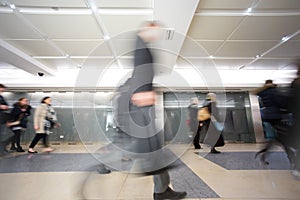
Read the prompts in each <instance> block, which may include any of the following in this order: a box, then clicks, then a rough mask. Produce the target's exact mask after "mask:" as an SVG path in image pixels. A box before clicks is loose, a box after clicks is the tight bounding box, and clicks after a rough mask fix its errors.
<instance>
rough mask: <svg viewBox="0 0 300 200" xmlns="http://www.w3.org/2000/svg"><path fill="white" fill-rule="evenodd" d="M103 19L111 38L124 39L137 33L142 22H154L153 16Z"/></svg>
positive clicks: (107, 17)
mask: <svg viewBox="0 0 300 200" xmlns="http://www.w3.org/2000/svg"><path fill="white" fill-rule="evenodd" d="M101 18H102V21H103V23H104V24H105V28H106V30H107V31H108V33H109V35H110V37H120V36H123V37H124V36H126V35H128V34H129V35H132V33H133V32H135V31H137V30H138V28H139V27H140V26H141V23H142V22H144V21H147V20H152V15H131V16H128V15H123V16H122V15H119V16H113V15H110V16H104V15H103V16H101ZM116 24H117V26H116Z"/></svg>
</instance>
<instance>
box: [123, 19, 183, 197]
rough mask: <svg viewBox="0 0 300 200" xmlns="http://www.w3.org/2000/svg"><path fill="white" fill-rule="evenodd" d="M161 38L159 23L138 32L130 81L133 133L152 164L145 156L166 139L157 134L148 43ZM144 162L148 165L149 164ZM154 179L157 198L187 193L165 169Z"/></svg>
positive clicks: (151, 65)
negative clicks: (177, 187)
mask: <svg viewBox="0 0 300 200" xmlns="http://www.w3.org/2000/svg"><path fill="white" fill-rule="evenodd" d="M161 38H162V33H161V29H160V26H159V25H158V24H157V23H153V22H148V23H146V24H145V26H144V27H143V28H142V29H141V30H140V31H139V32H138V34H137V39H136V49H135V51H134V70H133V73H132V77H131V79H130V81H129V85H130V90H129V94H131V95H130V96H131V98H130V102H129V112H130V116H131V118H132V120H133V123H131V124H130V125H129V126H132V128H131V130H132V132H131V133H130V134H135V137H134V140H135V144H136V145H135V148H134V150H135V151H136V153H139V154H140V155H141V156H142V157H143V156H144V159H143V158H141V160H145V162H147V161H148V162H149V165H155V163H153V162H154V161H153V160H148V159H145V156H146V157H147V155H148V154H147V153H149V154H150V153H152V152H154V151H156V150H159V149H161V148H162V147H163V141H161V138H163V137H161V135H160V133H156V131H157V130H156V127H155V109H154V104H155V92H154V91H153V87H152V82H153V77H154V68H153V63H154V60H153V59H154V58H153V56H152V53H151V50H150V48H149V47H148V43H150V42H155V41H157V40H159V39H161ZM127 102H128V101H127ZM127 106H128V103H127ZM154 160H155V161H156V162H157V161H159V162H163V161H162V160H161V158H160V159H159V158H154ZM150 162H152V163H150ZM142 164H144V166H145V163H142ZM142 168H143V167H142ZM145 173H146V172H145ZM153 181H154V194H153V196H154V199H180V198H184V197H185V196H186V192H175V191H173V190H172V189H171V188H170V187H169V184H170V177H169V173H168V171H167V169H165V168H164V169H160V170H158V171H157V172H155V173H153Z"/></svg>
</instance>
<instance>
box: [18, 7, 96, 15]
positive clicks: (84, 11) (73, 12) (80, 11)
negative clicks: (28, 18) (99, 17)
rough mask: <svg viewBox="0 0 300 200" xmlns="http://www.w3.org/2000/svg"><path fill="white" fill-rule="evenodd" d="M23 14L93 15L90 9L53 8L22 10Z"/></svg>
mask: <svg viewBox="0 0 300 200" xmlns="http://www.w3.org/2000/svg"><path fill="white" fill-rule="evenodd" d="M20 13H22V14H36V15H41V14H42V15H45V14H48V15H91V14H92V11H91V10H90V9H61V8H59V9H57V10H55V9H52V8H20Z"/></svg>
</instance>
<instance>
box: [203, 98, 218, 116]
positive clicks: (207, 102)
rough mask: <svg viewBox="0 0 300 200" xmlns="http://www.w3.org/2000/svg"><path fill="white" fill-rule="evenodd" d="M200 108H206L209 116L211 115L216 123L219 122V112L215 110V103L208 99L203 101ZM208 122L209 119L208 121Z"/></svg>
mask: <svg viewBox="0 0 300 200" xmlns="http://www.w3.org/2000/svg"><path fill="white" fill-rule="evenodd" d="M202 107H208V111H209V113H210V114H211V115H213V116H214V117H215V118H216V120H217V121H219V112H218V109H217V105H216V102H213V101H211V100H209V99H205V101H204V102H203V106H202ZM208 120H210V119H208Z"/></svg>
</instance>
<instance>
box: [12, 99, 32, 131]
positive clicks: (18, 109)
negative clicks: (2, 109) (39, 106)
mask: <svg viewBox="0 0 300 200" xmlns="http://www.w3.org/2000/svg"><path fill="white" fill-rule="evenodd" d="M22 109H25V111H22ZM10 114H11V116H12V120H11V121H12V122H15V121H20V124H18V125H14V126H11V127H10V128H11V129H14V128H16V127H21V128H27V117H28V116H29V115H30V114H31V106H30V105H26V106H21V105H20V103H19V102H17V103H15V104H14V105H13V109H12V110H11V113H10Z"/></svg>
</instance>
